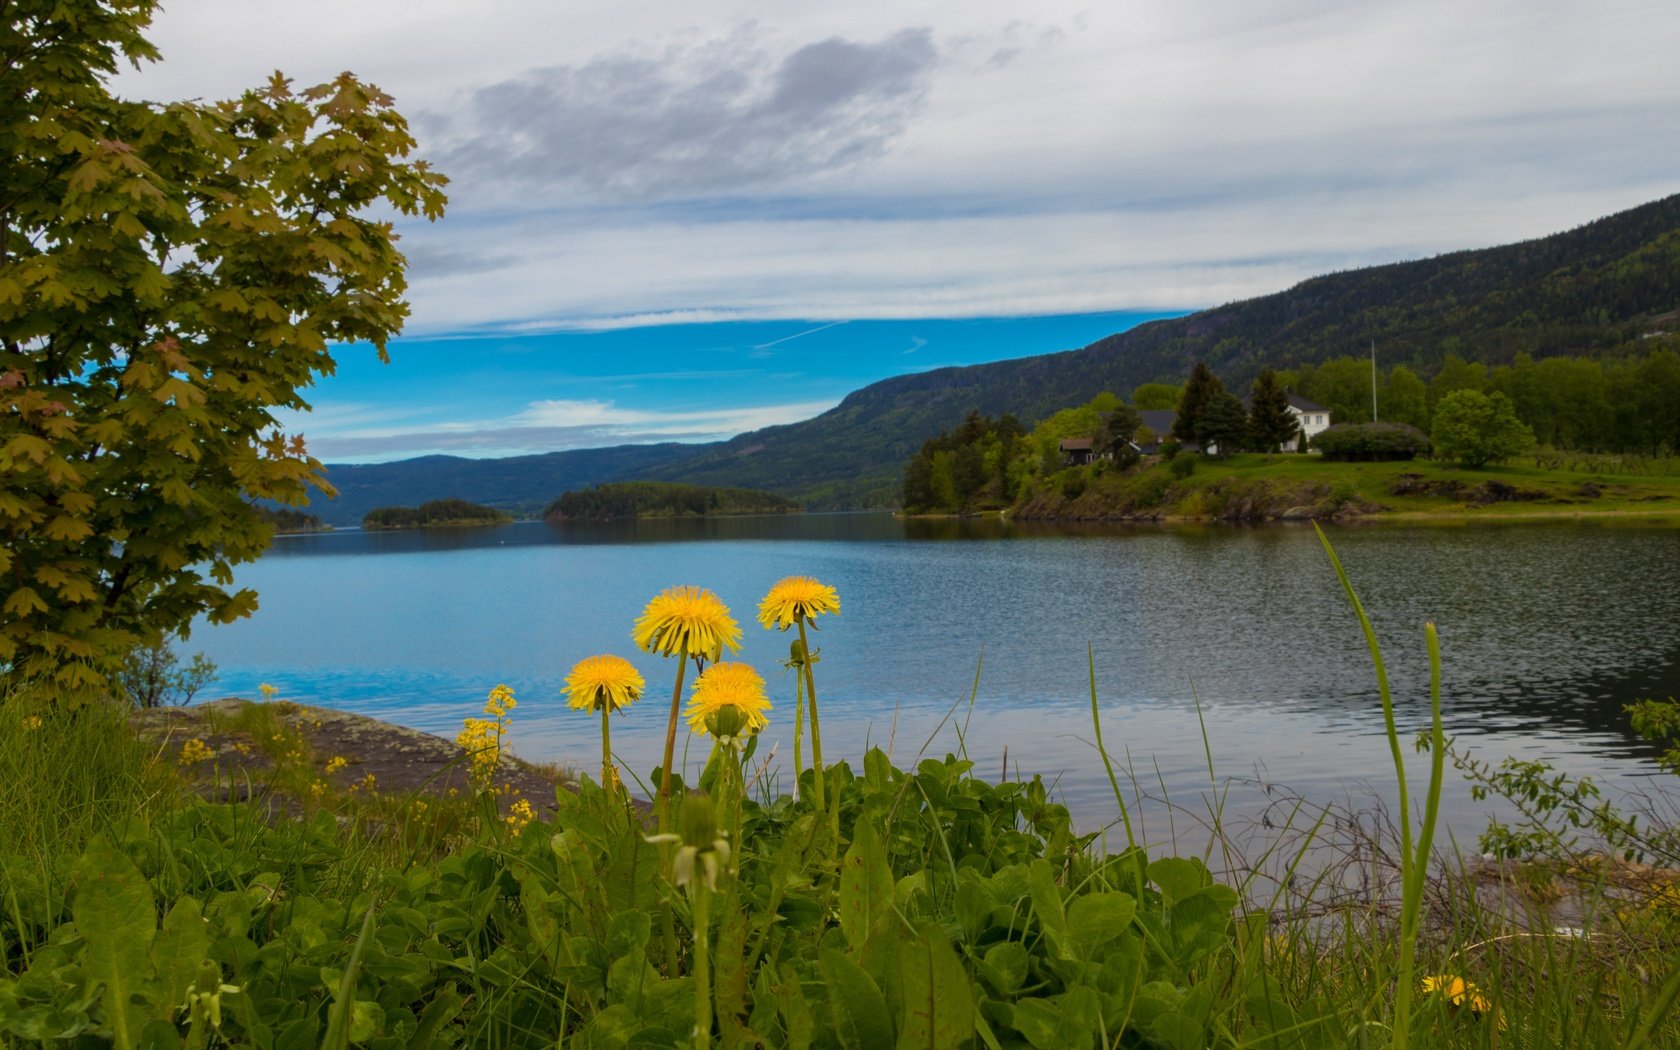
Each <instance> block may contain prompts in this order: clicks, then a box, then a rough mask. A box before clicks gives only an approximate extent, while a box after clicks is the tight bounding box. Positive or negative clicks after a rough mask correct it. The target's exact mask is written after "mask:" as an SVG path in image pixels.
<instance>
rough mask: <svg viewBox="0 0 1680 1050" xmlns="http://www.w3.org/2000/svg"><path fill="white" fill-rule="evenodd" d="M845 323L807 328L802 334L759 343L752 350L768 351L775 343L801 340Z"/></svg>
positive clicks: (832, 323)
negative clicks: (803, 337)
mask: <svg viewBox="0 0 1680 1050" xmlns="http://www.w3.org/2000/svg"><path fill="white" fill-rule="evenodd" d="M845 323H846V322H844V321H830V322H829V323H828V324H825V325H818V326H817V327H815V328H807V329H806V330H805V331H803V332H795V333H793V334H792V335H784V336H782V337H781V338H780V339H772V340H770V341H769V342H768V343H759V344H758V345H757V346H755V347H753V349H754V350H768V349H770V348H771V347H772V346H775V345H776V344H777V343H785V342H787V341H788V340H790V339H798V338H801V337H802V336H807V335H814V334H816V333H817V332H821V331H825V330H827V329H829V328H834V327H836V326H838V325H843V324H845Z"/></svg>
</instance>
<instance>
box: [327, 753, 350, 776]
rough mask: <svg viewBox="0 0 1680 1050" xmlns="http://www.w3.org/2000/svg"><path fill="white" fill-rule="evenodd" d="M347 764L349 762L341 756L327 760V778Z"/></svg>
mask: <svg viewBox="0 0 1680 1050" xmlns="http://www.w3.org/2000/svg"><path fill="white" fill-rule="evenodd" d="M349 764H350V760H349V759H348V758H345V757H344V756H343V755H334V756H333V757H331V758H329V759H327V768H326V773H327V775H328V776H331V775H333V774H334V773H337V772H338V771H339V770H341V769H343V768H344V767H345V766H347V765H349Z"/></svg>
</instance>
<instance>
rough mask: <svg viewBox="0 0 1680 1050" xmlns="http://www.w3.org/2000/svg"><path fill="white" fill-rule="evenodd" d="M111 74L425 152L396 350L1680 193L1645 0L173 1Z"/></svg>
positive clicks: (1177, 269) (1024, 285) (1447, 239)
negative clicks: (369, 113)
mask: <svg viewBox="0 0 1680 1050" xmlns="http://www.w3.org/2000/svg"><path fill="white" fill-rule="evenodd" d="M153 36H154V37H155V38H156V39H157V41H158V42H159V44H160V45H161V47H162V48H163V50H164V53H165V56H166V61H165V63H164V64H163V65H161V66H158V67H156V68H154V69H153V70H151V71H149V72H146V73H144V74H142V75H138V76H136V75H131V74H130V75H125V76H124V77H123V78H122V80H121V84H122V85H123V86H124V88H125V89H127V90H131V91H134V92H138V93H145V94H149V95H154V96H159V97H183V96H185V97H193V96H197V97H217V96H220V95H225V94H228V93H231V92H233V91H235V90H237V89H238V88H240V87H242V86H247V85H250V84H254V83H257V82H259V81H260V80H261V79H262V77H263V76H265V75H266V74H267V72H268V71H269V70H270V69H272V68H275V67H280V68H283V69H285V70H287V71H288V72H291V73H293V74H295V75H296V76H297V77H298V78H299V79H300V80H302V81H316V80H321V79H325V78H327V77H330V76H331V75H333V74H335V73H336V72H338V71H339V70H340V69H343V68H352V69H356V70H358V71H360V72H362V73H364V74H365V75H366V76H368V77H369V78H370V79H372V80H374V81H376V82H378V83H380V84H381V86H383V87H384V88H386V89H387V90H388V91H391V92H392V93H394V94H395V95H396V96H397V98H398V100H399V103H400V105H401V106H402V108H403V110H404V112H406V113H408V114H410V115H411V116H413V117H414V118H415V126H416V128H417V129H418V130H419V131H420V133H421V135H422V142H423V147H424V148H425V149H426V151H428V152H429V153H430V154H431V155H434V156H441V157H445V158H450V157H452V159H453V165H452V167H453V171H452V173H453V174H455V175H456V176H457V179H456V182H455V184H454V185H453V186H452V188H451V192H452V197H453V201H452V205H451V211H450V216H449V218H447V219H446V220H445V221H444V222H443V223H440V224H437V225H433V226H429V225H424V224H412V223H410V224H405V225H404V227H403V230H404V234H405V237H406V239H405V241H404V242H403V247H404V249H405V250H406V251H407V252H408V253H409V255H410V257H411V259H412V261H413V263H414V274H413V276H414V280H413V282H412V285H411V292H412V294H411V298H412V300H413V305H414V323H413V325H412V327H411V331H412V332H415V333H441V332H449V331H453V330H460V329H464V328H471V327H490V328H498V329H505V330H513V331H540V330H545V329H555V328H567V327H596V328H603V327H618V326H629V325H635V324H644V323H685V322H693V321H705V320H722V319H739V318H744V317H763V318H815V319H840V318H846V317H860V318H861V317H920V316H962V315H977V314H1024V313H1036V312H1060V311H1087V310H1110V309H1126V308H1147V307H1169V308H1184V307H1195V306H1200V305H1207V304H1213V303H1217V302H1221V301H1224V300H1228V299H1232V298H1238V297H1245V296H1250V295H1255V294H1261V293H1264V292H1268V291H1272V290H1275V289H1277V288H1279V287H1282V286H1285V285H1287V284H1288V283H1290V282H1292V281H1295V280H1298V279H1300V278H1302V277H1306V276H1309V275H1311V274H1314V273H1318V272H1321V271H1323V270H1325V269H1330V268H1337V267H1343V266H1355V265H1362V264H1367V263H1372V262H1380V261H1390V260H1394V259H1398V258H1406V257H1415V256H1418V255H1427V254H1431V253H1435V252H1439V251H1444V250H1451V249H1457V248H1466V247H1476V246H1483V245H1488V244H1493V243H1499V242H1503V241H1509V240H1515V239H1521V238H1525V237H1533V236H1539V235H1543V234H1546V233H1550V232H1553V231H1555V230H1558V229H1561V228H1566V227H1569V226H1572V225H1576V224H1579V223H1581V222H1585V221H1587V220H1590V219H1592V218H1594V217H1597V216H1599V215H1603V214H1606V213H1608V212H1611V211H1614V210H1617V209H1619V208H1624V207H1629V206H1632V205H1635V204H1638V203H1641V202H1643V201H1646V200H1650V199H1654V198H1656V197H1659V196H1663V195H1665V194H1668V193H1672V192H1674V191H1675V190H1676V189H1677V188H1680V187H1677V186H1676V183H1675V176H1674V169H1673V152H1672V145H1671V144H1672V143H1673V142H1675V141H1680V78H1676V77H1675V76H1674V72H1673V61H1674V59H1673V56H1674V55H1675V54H1676V53H1680V18H1676V17H1674V13H1673V4H1672V0H1600V2H1597V3H1594V4H1590V5H1588V4H1579V3H1573V2H1566V0H1481V2H1477V3H1471V4H1466V3H1463V2H1462V0H1360V2H1349V0H1259V2H1255V0H1214V2H1204V3H1196V4H1185V3H1183V2H1181V0H1137V2H1134V3H1128V4H1124V5H1107V6H1101V5H1099V6H1097V7H1091V6H1089V5H1085V4H1083V3H1080V2H1062V0H1045V2H1043V3H1040V4H1037V5H1035V6H1034V8H1033V15H1032V20H1031V21H1030V22H1028V21H1020V20H1017V19H1016V16H1015V15H1014V14H1013V13H1008V12H1001V11H999V10H998V9H997V8H996V7H994V6H991V5H976V4H971V3H956V2H954V0H895V2H893V3H882V2H874V3H863V2H860V3H848V4H834V5H815V4H794V5H789V4H781V5H767V4H764V3H762V0H696V2H694V3H688V4H683V5H681V6H680V7H675V8H673V7H672V6H671V5H668V4H655V3H651V2H647V0H624V2H621V3H615V4H610V5H609V4H601V5H593V6H591V5H585V6H582V7H580V6H578V5H560V4H553V3H550V2H547V0H486V2H480V3H468V2H466V0H402V2H401V3H399V2H397V0H358V2H357V3H354V4H344V3H342V2H337V0H334V2H332V3H328V2H326V0H297V2H294V3H292V4H288V5H275V4H273V3H271V2H269V0H214V2H211V0H173V2H172V3H170V4H169V5H168V6H167V7H166V8H165V9H164V11H163V12H162V13H161V14H160V15H159V18H158V20H157V25H156V29H155V31H154V33H153Z"/></svg>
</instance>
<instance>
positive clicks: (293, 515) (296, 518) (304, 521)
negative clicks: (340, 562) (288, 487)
mask: <svg viewBox="0 0 1680 1050" xmlns="http://www.w3.org/2000/svg"><path fill="white" fill-rule="evenodd" d="M252 509H254V510H255V511H256V512H257V517H259V518H261V519H262V520H264V521H266V522H268V523H269V524H270V525H272V526H273V527H274V531H275V532H326V531H328V530H330V529H331V528H332V526H331V525H323V524H321V519H320V518H317V517H316V516H315V515H313V514H305V513H304V512H303V511H301V510H293V509H292V508H290V507H265V506H263V505H262V504H260V503H257V504H253V505H252Z"/></svg>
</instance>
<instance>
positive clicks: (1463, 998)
mask: <svg viewBox="0 0 1680 1050" xmlns="http://www.w3.org/2000/svg"><path fill="white" fill-rule="evenodd" d="M1423 991H1424V994H1425V995H1428V994H1430V993H1434V994H1435V995H1439V996H1441V997H1443V998H1445V999H1446V1000H1447V1002H1449V1003H1451V1004H1452V1005H1454V1006H1468V1007H1469V1008H1470V1010H1471V1012H1473V1013H1478V1014H1486V1013H1492V1012H1493V1004H1492V1003H1491V1002H1489V1001H1488V999H1487V996H1485V995H1483V994H1482V992H1481V989H1479V988H1477V987H1476V986H1475V985H1473V984H1471V983H1470V982H1469V981H1466V980H1465V979H1464V978H1462V977H1457V976H1454V975H1453V974H1450V973H1443V974H1431V975H1430V976H1428V977H1425V978H1424V979H1423Z"/></svg>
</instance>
